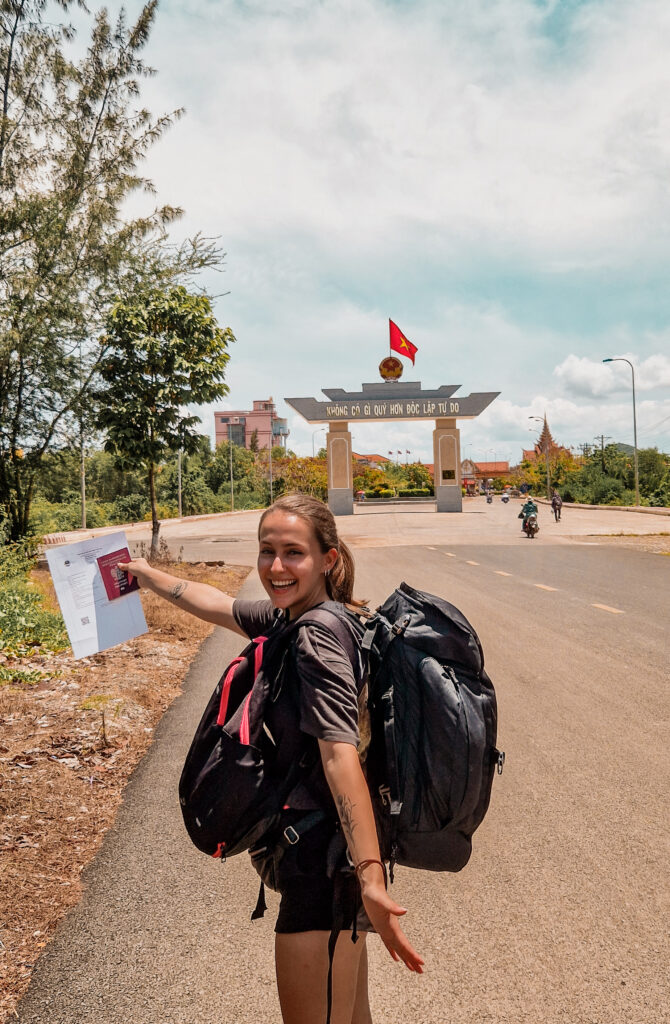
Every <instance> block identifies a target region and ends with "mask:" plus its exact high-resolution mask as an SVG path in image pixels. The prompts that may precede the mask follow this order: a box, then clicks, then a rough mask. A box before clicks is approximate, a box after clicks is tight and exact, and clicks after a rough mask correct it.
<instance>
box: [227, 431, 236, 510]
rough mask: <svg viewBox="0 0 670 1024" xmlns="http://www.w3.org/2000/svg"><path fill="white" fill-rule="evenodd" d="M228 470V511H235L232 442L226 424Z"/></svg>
mask: <svg viewBox="0 0 670 1024" xmlns="http://www.w3.org/2000/svg"><path fill="white" fill-rule="evenodd" d="M228 468H229V472H230V511H231V512H234V511H235V491H234V490H233V442H232V441H231V438H230V423H229V424H228Z"/></svg>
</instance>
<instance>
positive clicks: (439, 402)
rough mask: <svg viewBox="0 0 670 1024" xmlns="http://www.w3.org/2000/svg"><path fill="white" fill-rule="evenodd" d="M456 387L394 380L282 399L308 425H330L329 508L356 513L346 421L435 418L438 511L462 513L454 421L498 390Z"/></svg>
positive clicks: (483, 405) (486, 403) (467, 415)
mask: <svg viewBox="0 0 670 1024" xmlns="http://www.w3.org/2000/svg"><path fill="white" fill-rule="evenodd" d="M459 387H460V384H455V385H451V384H443V385H442V387H439V388H437V389H436V390H433V391H423V390H422V388H421V383H420V382H419V381H407V382H406V383H404V384H403V383H400V381H397V380H395V381H386V382H384V383H381V384H363V385H361V390H360V391H357V392H347V391H343V390H342V389H341V388H331V389H329V390H326V389H325V388H324V389H323V394H324V395H326V397H327V398H328V401H327V402H320V401H318V400H317V399H316V398H285V399H284V401H285V402H286V404H287V405H290V406H291V408H292V409H295V411H296V412H297V413H299V414H300V415H301V416H303V417H304V419H306V420H307V422H308V423H327V424H328V434H327V444H326V450H327V454H328V505H329V507H330V509H331V511H332V512H333V514H334V515H338V516H350V515H352V514H353V511H354V500H353V479H352V468H351V462H352V457H351V433H350V432H349V423H350V422H357V423H361V422H370V421H373V420H374V421H377V422H379V421H384V420H386V421H388V420H432V419H434V420H435V430H434V431H433V462H434V463H435V498H436V503H437V511H438V512H460V511H462V508H463V502H462V497H461V475H460V465H461V456H460V431H459V430H458V428H457V426H456V421H457V420H458V419H468V420H471V419H474V418H475V416H479V414H480V413H481V412H483V411H484V409H486V407H487V406H489V405H490V404H491V402H492V401H493V399H494V398H497V397H498V395H499V394H500V392H499V391H481V392H475V393H474V394H471V395H467V396H463V397H460V398H459V397H454V396H455V393H456V392H457V391H458V389H459Z"/></svg>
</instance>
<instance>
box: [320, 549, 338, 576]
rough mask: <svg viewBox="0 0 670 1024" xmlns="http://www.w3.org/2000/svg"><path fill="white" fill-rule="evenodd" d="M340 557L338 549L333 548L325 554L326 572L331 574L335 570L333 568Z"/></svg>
mask: <svg viewBox="0 0 670 1024" xmlns="http://www.w3.org/2000/svg"><path fill="white" fill-rule="evenodd" d="M338 557H339V553H338V550H337V548H331V549H330V551H326V554H325V557H324V566H323V568H324V572H326V573H329V572H331V571H332V569H333V567H334V565H335V562H336V561H337V559H338Z"/></svg>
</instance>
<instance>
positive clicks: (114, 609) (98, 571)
mask: <svg viewBox="0 0 670 1024" xmlns="http://www.w3.org/2000/svg"><path fill="white" fill-rule="evenodd" d="M46 556H47V562H48V563H49V569H50V570H51V576H52V579H53V582H54V587H55V589H56V596H57V598H58V603H59V605H60V610H61V612H62V614H63V619H64V620H65V627H66V629H67V632H68V636H69V638H70V643H71V644H72V650H73V653H74V656H75V658H85V657H86V656H87V655H89V654H97V652H98V651H105V650H107V648H108V647H114V646H115V645H116V644H122V643H124V642H125V641H126V640H131V639H132V638H133V637H136V636H141V635H142V633H146V632H147V624H146V620H145V618H144V612H143V610H142V602H141V601H140V597H139V593H138V591H137V581H135V580H133V581H132V582H130V581H129V580H128V578H127V576H126V574H125V573H121V572H119V571H117V569H116V568H115V564H116V562H117V561H120V562H127V561H129V555H128V541H127V540H126V535H125V533H124V532H123V531H120V532H119V533H108V534H107V535H106V536H104V537H95V538H93V539H91V540H80V541H78V542H77V543H76V544H63V546H62V547H58V548H52V549H51V550H48V551H47V553H46Z"/></svg>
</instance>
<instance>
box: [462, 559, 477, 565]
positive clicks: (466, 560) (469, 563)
mask: <svg viewBox="0 0 670 1024" xmlns="http://www.w3.org/2000/svg"><path fill="white" fill-rule="evenodd" d="M465 564H466V565H479V562H471V561H470V560H469V559H468V558H466V559H465Z"/></svg>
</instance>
